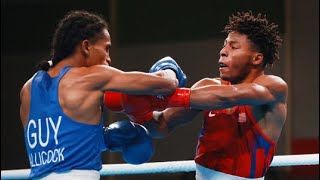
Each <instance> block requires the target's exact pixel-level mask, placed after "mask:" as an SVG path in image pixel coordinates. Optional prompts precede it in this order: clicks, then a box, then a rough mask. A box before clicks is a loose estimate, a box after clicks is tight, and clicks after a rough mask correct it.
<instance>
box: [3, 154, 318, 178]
mask: <svg viewBox="0 0 320 180" xmlns="http://www.w3.org/2000/svg"><path fill="white" fill-rule="evenodd" d="M306 165H319V154H299V155H278V156H274V158H273V160H272V162H271V167H279V166H306ZM195 168H196V164H195V162H194V161H193V160H186V161H167V162H150V163H144V164H141V165H131V164H104V165H102V169H101V170H100V175H101V176H108V175H129V174H131V175H133V174H154V173H176V172H190V171H195ZM29 173H30V169H17V170H1V179H28V176H29Z"/></svg>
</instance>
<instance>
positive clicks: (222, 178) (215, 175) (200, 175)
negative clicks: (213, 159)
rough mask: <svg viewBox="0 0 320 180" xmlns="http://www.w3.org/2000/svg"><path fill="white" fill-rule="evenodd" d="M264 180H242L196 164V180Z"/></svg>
mask: <svg viewBox="0 0 320 180" xmlns="http://www.w3.org/2000/svg"><path fill="white" fill-rule="evenodd" d="M217 179H218V180H264V177H261V178H244V177H239V176H233V175H230V174H226V173H223V172H219V171H215V170H212V169H208V168H205V167H203V166H201V165H199V164H196V180H217Z"/></svg>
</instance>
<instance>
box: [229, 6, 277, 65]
mask: <svg viewBox="0 0 320 180" xmlns="http://www.w3.org/2000/svg"><path fill="white" fill-rule="evenodd" d="M233 31H234V32H238V33H240V34H244V35H247V37H248V39H249V40H250V41H251V42H252V43H253V45H254V47H253V48H255V49H256V50H258V51H259V52H261V53H262V54H263V56H264V66H265V65H266V64H269V65H272V64H273V63H274V61H276V60H279V50H278V49H279V48H280V47H281V45H282V39H281V37H280V35H279V34H280V33H279V30H278V25H276V24H275V23H273V22H269V21H268V20H267V18H266V15H262V14H260V13H259V14H258V15H257V16H254V15H253V13H252V11H249V12H237V14H236V15H234V14H233V15H231V16H230V17H229V22H228V24H227V25H226V26H225V28H224V30H223V32H226V33H230V32H233Z"/></svg>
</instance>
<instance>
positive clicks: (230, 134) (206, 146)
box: [195, 106, 275, 178]
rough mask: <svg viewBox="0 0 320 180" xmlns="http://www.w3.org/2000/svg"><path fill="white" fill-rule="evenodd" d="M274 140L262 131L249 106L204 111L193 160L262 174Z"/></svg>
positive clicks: (232, 170) (243, 173) (237, 172)
mask: <svg viewBox="0 0 320 180" xmlns="http://www.w3.org/2000/svg"><path fill="white" fill-rule="evenodd" d="M274 151H275V143H274V142H273V141H272V140H271V139H269V138H268V137H267V136H266V135H264V134H263V132H262V130H261V129H260V127H259V126H258V124H257V122H256V120H255V119H254V117H253V115H252V113H251V110H250V108H249V106H236V107H234V108H232V109H223V110H212V111H204V123H203V127H202V130H201V133H200V137H199V140H198V146H197V155H196V158H195V162H196V163H197V164H200V165H202V166H204V167H207V168H209V169H213V170H216V171H220V172H223V173H227V174H231V175H235V176H240V177H246V178H258V177H263V176H265V174H266V172H267V170H268V168H269V166H270V163H271V161H272V158H273V156H274Z"/></svg>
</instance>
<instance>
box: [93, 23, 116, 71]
mask: <svg viewBox="0 0 320 180" xmlns="http://www.w3.org/2000/svg"><path fill="white" fill-rule="evenodd" d="M110 48H111V38H110V34H109V32H108V31H107V30H106V29H104V30H103V33H102V34H101V35H99V36H98V39H97V40H96V41H95V42H89V45H88V57H87V60H88V63H87V64H88V66H92V65H98V64H102V65H103V64H104V65H109V64H110V63H111V58H110Z"/></svg>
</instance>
